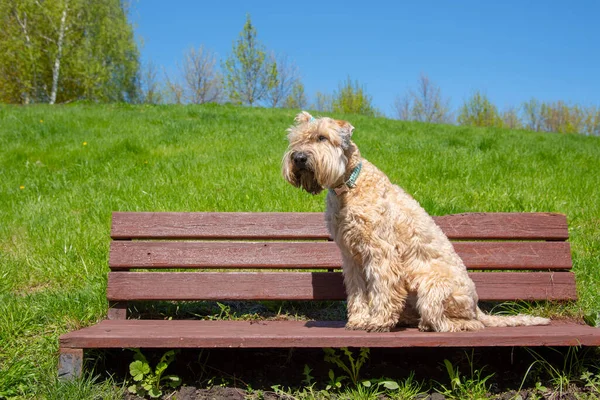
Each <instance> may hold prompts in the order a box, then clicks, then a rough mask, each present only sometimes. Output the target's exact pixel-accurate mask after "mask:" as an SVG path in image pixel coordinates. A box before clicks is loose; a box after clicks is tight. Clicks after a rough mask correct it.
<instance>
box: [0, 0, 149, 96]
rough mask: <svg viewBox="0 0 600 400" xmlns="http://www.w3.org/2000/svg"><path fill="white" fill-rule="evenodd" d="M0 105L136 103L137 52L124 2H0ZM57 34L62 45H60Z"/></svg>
mask: <svg viewBox="0 0 600 400" xmlns="http://www.w3.org/2000/svg"><path fill="white" fill-rule="evenodd" d="M0 19H1V22H2V26H3V28H2V30H0V48H2V49H3V56H2V57H0V102H4V103H23V104H26V103H43V102H49V101H51V100H52V94H53V93H52V92H53V90H52V88H53V83H54V80H55V79H56V84H57V86H56V88H57V90H56V102H57V103H62V102H70V101H74V100H82V99H86V100H91V101H96V102H109V101H135V99H136V97H137V78H138V69H139V60H138V59H139V53H138V49H137V45H136V42H135V40H134V37H133V27H132V26H131V24H130V23H129V22H128V20H127V2H123V1H121V0H98V1H97V0H63V1H44V2H39V1H34V0H16V1H1V2H0ZM61 32H62V33H63V35H62V40H60V37H61Z"/></svg>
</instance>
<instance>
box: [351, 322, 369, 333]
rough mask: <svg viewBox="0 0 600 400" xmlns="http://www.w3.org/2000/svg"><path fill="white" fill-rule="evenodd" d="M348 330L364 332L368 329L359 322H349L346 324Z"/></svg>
mask: <svg viewBox="0 0 600 400" xmlns="http://www.w3.org/2000/svg"><path fill="white" fill-rule="evenodd" d="M346 329H348V330H349V331H364V330H366V329H367V327H366V325H365V324H364V323H360V322H358V321H348V322H347V323H346Z"/></svg>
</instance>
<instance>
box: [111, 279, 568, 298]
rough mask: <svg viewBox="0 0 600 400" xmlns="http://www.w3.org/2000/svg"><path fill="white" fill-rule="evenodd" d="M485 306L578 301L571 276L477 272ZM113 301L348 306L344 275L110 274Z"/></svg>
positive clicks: (478, 291) (477, 281) (475, 280)
mask: <svg viewBox="0 0 600 400" xmlns="http://www.w3.org/2000/svg"><path fill="white" fill-rule="evenodd" d="M469 275H470V276H471V278H472V279H473V281H474V282H475V285H476V287H477V293H478V295H479V298H480V300H490V301H504V300H545V299H548V300H573V299H576V298H577V293H576V288H575V278H574V275H573V273H571V272H528V273H525V272H472V273H470V274H469ZM107 297H108V299H109V300H112V301H117V300H344V299H345V298H346V294H345V289H344V283H343V278H342V275H341V273H339V272H110V273H109V275H108V288H107Z"/></svg>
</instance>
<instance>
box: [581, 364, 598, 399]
mask: <svg viewBox="0 0 600 400" xmlns="http://www.w3.org/2000/svg"><path fill="white" fill-rule="evenodd" d="M580 379H581V380H582V381H583V382H584V384H585V387H587V388H589V391H590V393H591V394H593V395H596V396H599V397H600V370H597V371H596V374H594V373H593V372H591V371H588V370H585V371H583V373H582V374H581V377H580Z"/></svg>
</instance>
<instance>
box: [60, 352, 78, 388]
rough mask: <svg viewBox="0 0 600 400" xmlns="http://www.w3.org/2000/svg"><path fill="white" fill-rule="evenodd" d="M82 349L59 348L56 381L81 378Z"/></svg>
mask: <svg viewBox="0 0 600 400" xmlns="http://www.w3.org/2000/svg"><path fill="white" fill-rule="evenodd" d="M82 368H83V349H68V348H61V349H60V354H59V357H58V379H61V380H72V379H74V378H79V377H80V376H81V370H82Z"/></svg>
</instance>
